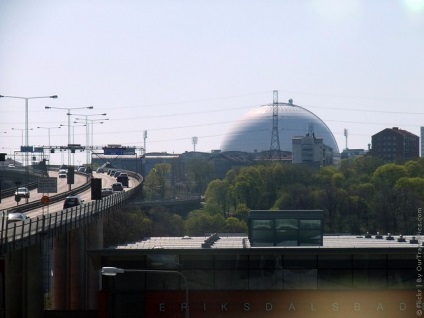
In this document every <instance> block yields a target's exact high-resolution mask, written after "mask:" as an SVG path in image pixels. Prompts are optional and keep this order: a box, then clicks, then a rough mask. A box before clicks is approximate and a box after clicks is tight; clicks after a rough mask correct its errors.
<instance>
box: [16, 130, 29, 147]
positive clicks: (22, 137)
mask: <svg viewBox="0 0 424 318" xmlns="http://www.w3.org/2000/svg"><path fill="white" fill-rule="evenodd" d="M12 130H20V131H21V146H23V145H24V131H25V129H23V128H12ZM28 130H33V128H30V129H28Z"/></svg>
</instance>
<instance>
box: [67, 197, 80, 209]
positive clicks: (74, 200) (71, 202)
mask: <svg viewBox="0 0 424 318" xmlns="http://www.w3.org/2000/svg"><path fill="white" fill-rule="evenodd" d="M83 203H84V200H83V199H81V197H80V196H79V195H70V196H67V197H66V198H65V202H63V209H67V208H72V207H74V206H79V205H81V204H83Z"/></svg>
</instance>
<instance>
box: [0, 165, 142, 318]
mask: <svg viewBox="0 0 424 318" xmlns="http://www.w3.org/2000/svg"><path fill="white" fill-rule="evenodd" d="M53 175H54V173H53ZM129 176H130V187H129V188H128V189H125V191H123V192H120V193H116V194H113V195H111V196H108V197H105V198H103V199H102V200H96V201H91V192H90V182H89V181H90V179H91V176H89V175H82V178H83V180H85V182H82V184H81V185H78V186H77V185H75V188H74V189H72V193H74V192H80V193H81V196H82V197H83V198H84V199H85V200H86V203H85V204H83V205H82V206H79V207H74V208H69V209H66V210H63V209H62V204H63V199H64V198H65V197H66V196H67V195H69V194H70V192H69V191H64V192H61V193H58V194H57V195H55V196H53V197H52V201H53V202H54V203H53V204H51V205H49V207H48V209H47V208H46V207H42V206H40V203H39V202H37V201H38V200H39V198H37V197H36V195H37V194H36V193H35V191H36V190H33V191H34V200H31V202H28V204H22V205H21V208H22V209H24V208H27V207H30V211H28V212H27V214H28V215H29V216H30V218H29V219H27V220H25V221H20V222H16V223H13V224H12V223H7V221H6V218H5V215H6V214H7V210H4V211H0V213H1V215H2V216H3V217H2V221H1V227H0V230H1V233H0V234H1V235H0V271H1V279H0V295H1V296H0V318H3V317H31V318H41V317H43V315H44V314H43V311H44V299H43V296H42V295H44V294H45V292H46V290H51V294H52V299H51V302H52V308H53V309H57V310H81V309H84V310H87V309H95V308H96V301H97V292H98V281H99V279H98V273H97V272H96V271H94V267H93V265H92V264H91V263H90V262H89V261H88V259H87V256H86V253H85V251H86V249H92V248H100V247H103V228H102V224H103V222H102V218H103V217H104V216H106V215H108V214H109V213H112V212H113V211H114V210H116V209H118V208H120V207H122V206H124V205H126V204H127V203H128V202H131V201H132V200H134V198H135V197H136V196H137V195H138V194H140V193H141V190H142V183H143V178H142V176H141V175H139V174H135V173H131V172H129ZM93 177H98V178H102V181H103V180H104V182H105V183H108V182H114V181H115V179H112V177H109V176H106V175H103V174H98V175H94V176H93ZM108 178H109V179H108ZM58 182H59V183H60V182H64V180H58ZM40 195H41V194H40ZM31 197H33V194H31ZM9 199H10V198H8V199H5V200H4V206H9V204H11V203H10V202H12V199H10V202H9ZM8 202H9V203H8ZM2 204H3V202H2ZM12 206H13V205H12ZM9 207H10V206H9ZM46 269H47V270H46ZM50 270H51V273H52V275H50ZM46 277H48V278H49V279H47V283H48V284H47V285H46V284H45V281H46V279H45V278H46ZM50 278H51V281H50Z"/></svg>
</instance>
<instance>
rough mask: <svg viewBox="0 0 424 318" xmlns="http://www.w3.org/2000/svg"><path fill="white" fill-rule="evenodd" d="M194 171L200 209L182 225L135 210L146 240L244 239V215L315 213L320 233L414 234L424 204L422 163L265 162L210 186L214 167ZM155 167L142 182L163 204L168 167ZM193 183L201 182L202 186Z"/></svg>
mask: <svg viewBox="0 0 424 318" xmlns="http://www.w3.org/2000/svg"><path fill="white" fill-rule="evenodd" d="M194 167H195V168H192V169H195V170H196V169H197V173H194V172H189V173H188V175H193V178H194V179H193V181H192V182H189V184H191V185H194V186H193V188H192V189H185V190H184V191H196V192H199V193H204V196H205V203H204V205H203V207H202V208H201V209H197V210H194V211H190V212H189V213H188V214H187V215H186V216H185V217H184V218H183V217H182V216H179V215H175V214H172V213H170V212H168V211H166V209H164V208H159V209H156V210H151V211H138V212H136V213H134V215H137V218H139V219H140V220H142V222H141V223H142V224H144V230H143V231H144V232H145V233H151V234H152V235H150V236H158V235H162V236H166V235H204V234H205V233H213V232H238V233H240V232H244V233H246V232H247V215H248V212H249V210H310V209H320V210H323V211H324V231H325V233H349V234H363V233H366V232H370V233H376V232H380V233H384V234H387V233H392V234H415V233H416V232H417V226H418V220H417V217H418V209H419V208H422V207H423V201H424V158H418V159H416V160H410V161H406V162H396V163H385V162H382V161H381V160H379V159H377V158H373V157H371V156H364V157H357V158H354V159H344V160H341V162H340V164H339V165H338V166H326V167H322V168H320V169H314V168H312V167H309V166H307V165H302V164H286V163H281V162H262V163H258V164H256V165H253V166H248V167H242V168H233V169H231V170H229V171H228V172H227V174H226V176H225V178H223V179H214V180H213V177H212V176H213V171H212V170H213V167H212V166H210V165H208V163H207V162H206V161H205V162H203V163H201V162H196V165H194ZM155 168H156V171H152V172H150V173H149V175H148V176H147V178H146V188H147V189H150V190H148V191H150V194H149V195H151V196H154V195H156V196H157V195H159V196H160V197H161V198H165V197H166V193H167V192H168V193H169V192H170V191H172V192H173V193H175V188H174V189H173V190H171V189H172V187H171V186H169V175H170V173H171V167H170V166H169V165H167V164H160V166H159V167H155ZM188 169H190V168H188ZM158 179H159V180H158ZM167 179H168V182H166V180H167ZM196 180H201V185H200V187H199V184H198V183H196ZM149 186H150V188H149ZM193 189H194V190H193ZM147 193H149V192H147ZM127 214H128V213H127ZM155 223H158V224H160V226H159V225H155ZM132 224H138V223H137V222H133V223H132ZM146 224H148V226H147V225H146ZM139 233H140V232H139ZM147 236H148V235H147Z"/></svg>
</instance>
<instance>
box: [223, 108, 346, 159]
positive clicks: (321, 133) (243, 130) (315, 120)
mask: <svg viewBox="0 0 424 318" xmlns="http://www.w3.org/2000/svg"><path fill="white" fill-rule="evenodd" d="M272 116H273V104H268V105H264V106H261V107H259V108H256V109H253V110H251V111H249V112H248V113H247V114H245V115H244V116H243V117H242V119H241V120H240V121H239V122H238V123H237V124H236V125H235V126H233V127H232V128H231V129H230V131H229V132H228V133H227V134H226V136H225V137H224V139H223V142H222V144H221V151H244V152H262V151H269V150H270V147H271V134H272V126H273V119H272ZM278 130H279V139H280V150H281V151H289V152H292V138H293V137H295V136H296V137H298V136H305V135H306V134H307V133H308V132H313V133H314V134H315V136H316V137H317V138H322V139H323V142H324V144H325V145H327V146H329V147H331V148H333V153H334V154H338V153H339V147H338V146H337V142H336V139H335V138H334V136H333V134H332V132H331V131H330V129H329V128H328V127H327V125H326V124H325V123H324V122H323V121H322V120H321V119H320V118H319V117H318V116H316V115H315V114H314V113H312V112H310V111H309V110H307V109H305V108H303V107H300V106H297V105H292V104H286V103H278Z"/></svg>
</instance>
